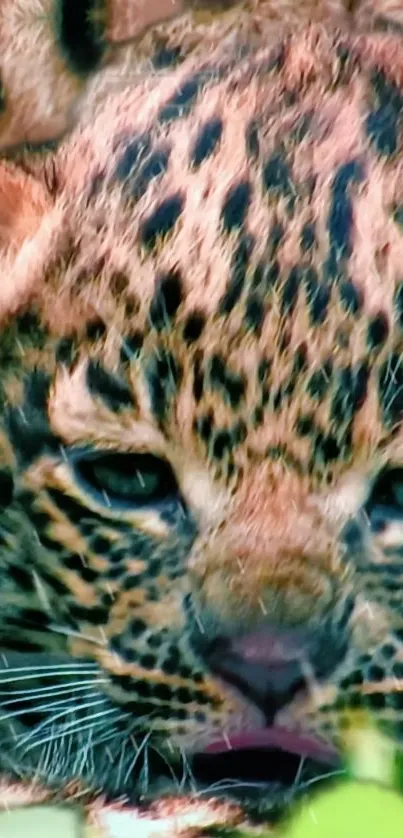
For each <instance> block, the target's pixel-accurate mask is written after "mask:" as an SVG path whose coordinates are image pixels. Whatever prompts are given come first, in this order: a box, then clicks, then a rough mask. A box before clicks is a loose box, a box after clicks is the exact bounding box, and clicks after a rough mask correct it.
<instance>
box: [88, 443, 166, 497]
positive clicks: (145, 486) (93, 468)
mask: <svg viewBox="0 0 403 838" xmlns="http://www.w3.org/2000/svg"><path fill="white" fill-rule="evenodd" d="M74 470H75V472H76V475H77V477H78V478H79V481H80V483H81V484H82V485H83V486H84V488H85V489H86V490H87V491H88V492H89V493H92V494H96V495H97V497H98V499H101V498H102V499H103V502H104V503H106V504H107V505H110V506H113V505H124V506H126V507H128V506H129V507H139V506H140V507H141V506H150V505H154V504H159V503H161V502H162V501H166V500H172V499H174V498H175V497H176V496H177V495H178V493H179V489H178V485H177V482H176V479H175V475H174V473H173V471H172V468H171V466H170V465H169V463H168V462H167V461H166V460H163V459H162V458H160V457H155V456H154V455H153V454H131V453H128V454H123V453H120V452H113V453H109V452H108V453H99V454H95V455H93V454H90V455H88V456H82V457H78V458H77V459H76V460H75V463H74Z"/></svg>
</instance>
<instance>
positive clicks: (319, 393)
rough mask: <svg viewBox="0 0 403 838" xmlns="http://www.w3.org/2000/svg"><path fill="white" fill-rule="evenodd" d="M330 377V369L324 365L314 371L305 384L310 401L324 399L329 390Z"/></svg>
mask: <svg viewBox="0 0 403 838" xmlns="http://www.w3.org/2000/svg"><path fill="white" fill-rule="evenodd" d="M330 376H331V369H329V368H328V367H327V365H326V364H324V365H323V367H321V369H318V370H315V372H313V373H312V375H311V377H310V379H309V381H308V383H307V391H308V393H309V395H310V396H311V398H312V399H315V401H321V400H322V399H323V398H324V396H325V395H326V393H327V391H328V389H329V385H330V380H331V378H330Z"/></svg>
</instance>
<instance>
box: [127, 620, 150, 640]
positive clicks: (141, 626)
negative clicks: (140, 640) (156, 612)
mask: <svg viewBox="0 0 403 838" xmlns="http://www.w3.org/2000/svg"><path fill="white" fill-rule="evenodd" d="M147 628H148V626H147V623H145V622H144V620H140V619H135V620H132V621H131V623H130V634H131V636H132V637H139V636H140V635H141V634H144V632H145V631H147Z"/></svg>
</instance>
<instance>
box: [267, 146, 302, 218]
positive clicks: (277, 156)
mask: <svg viewBox="0 0 403 838" xmlns="http://www.w3.org/2000/svg"><path fill="white" fill-rule="evenodd" d="M262 177H263V188H264V189H265V191H266V192H268V194H269V196H271V195H273V196H274V197H278V196H281V197H284V198H286V199H287V204H286V205H287V209H288V211H289V212H292V211H293V209H294V206H295V196H296V194H297V188H296V186H295V184H294V182H293V180H292V177H291V174H290V169H289V166H288V164H287V162H286V160H285V159H284V154H283V153H281V152H274V154H272V155H271V157H269V159H268V160H267V162H266V163H265V165H264V166H263V173H262Z"/></svg>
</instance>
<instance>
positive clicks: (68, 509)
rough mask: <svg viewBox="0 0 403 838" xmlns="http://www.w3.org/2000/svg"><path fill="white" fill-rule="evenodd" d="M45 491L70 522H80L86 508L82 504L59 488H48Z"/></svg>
mask: <svg viewBox="0 0 403 838" xmlns="http://www.w3.org/2000/svg"><path fill="white" fill-rule="evenodd" d="M47 493H48V495H49V497H50V499H51V500H52V501H53V503H54V504H55V506H56V507H57V508H58V509H60V511H61V512H63V514H64V515H65V516H66V518H68V519H69V521H71V523H72V524H80V521H81V519H82V518H85V515H86V512H87V509H86V507H85V506H84V505H83V504H81V503H78V501H75V500H73V498H71V497H70V496H69V495H66V494H65V493H64V492H61V491H60V490H59V489H48V490H47Z"/></svg>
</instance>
